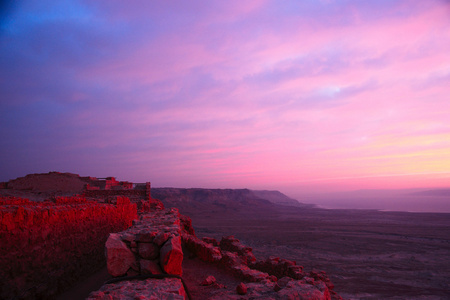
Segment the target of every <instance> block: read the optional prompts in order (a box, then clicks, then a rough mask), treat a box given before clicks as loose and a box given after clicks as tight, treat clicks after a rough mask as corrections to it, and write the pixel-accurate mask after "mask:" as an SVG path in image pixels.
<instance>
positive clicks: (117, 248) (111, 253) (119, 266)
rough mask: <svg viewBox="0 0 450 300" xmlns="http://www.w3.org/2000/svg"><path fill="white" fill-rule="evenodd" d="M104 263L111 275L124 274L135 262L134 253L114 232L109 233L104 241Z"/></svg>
mask: <svg viewBox="0 0 450 300" xmlns="http://www.w3.org/2000/svg"><path fill="white" fill-rule="evenodd" d="M106 264H107V268H108V272H109V274H111V276H113V277H118V276H123V275H125V274H126V273H127V271H128V269H130V268H131V267H134V265H135V264H136V259H135V257H134V254H133V253H132V252H131V250H130V249H129V248H128V247H127V245H126V244H125V243H124V242H122V240H121V239H120V236H119V235H118V234H116V233H111V234H110V235H109V237H108V240H107V241H106Z"/></svg>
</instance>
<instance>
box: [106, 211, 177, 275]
mask: <svg viewBox="0 0 450 300" xmlns="http://www.w3.org/2000/svg"><path fill="white" fill-rule="evenodd" d="M180 224H181V223H180V218H179V212H178V210H177V209H176V208H172V209H162V210H155V211H152V212H149V213H146V214H143V215H141V216H140V218H139V220H136V221H134V222H133V226H132V227H130V228H129V229H127V230H125V231H122V232H120V233H113V234H110V235H109V237H108V240H107V241H106V258H107V267H108V272H109V273H110V274H111V275H112V276H113V277H119V276H125V275H126V276H134V275H145V274H163V273H164V274H173V275H182V268H181V264H182V262H183V251H182V249H181V226H180Z"/></svg>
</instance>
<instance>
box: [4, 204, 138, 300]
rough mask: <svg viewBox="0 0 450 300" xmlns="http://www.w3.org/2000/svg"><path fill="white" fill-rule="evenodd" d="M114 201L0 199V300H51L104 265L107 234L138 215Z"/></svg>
mask: <svg viewBox="0 0 450 300" xmlns="http://www.w3.org/2000/svg"><path fill="white" fill-rule="evenodd" d="M116 202H117V204H116V205H112V204H106V203H97V202H94V201H87V200H86V198H84V197H58V198H56V199H55V201H45V202H31V201H28V199H21V198H14V197H7V198H0V241H1V245H0V278H1V284H0V299H11V298H14V297H15V298H16V299H49V298H50V299H51V298H52V297H54V296H55V295H56V294H57V293H59V292H61V291H62V290H64V289H65V288H67V287H68V286H70V285H71V284H73V283H74V282H75V281H77V280H78V279H79V278H81V276H85V275H87V274H90V273H92V272H94V271H96V270H97V269H98V268H100V267H101V266H102V265H104V264H105V257H104V245H105V242H106V238H107V237H108V234H109V233H111V232H117V231H121V230H124V229H126V228H128V227H129V226H130V225H131V224H132V221H133V220H134V219H136V218H137V208H136V204H132V203H130V200H129V199H128V198H125V197H118V198H117V201H116Z"/></svg>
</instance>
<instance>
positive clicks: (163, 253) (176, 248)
mask: <svg viewBox="0 0 450 300" xmlns="http://www.w3.org/2000/svg"><path fill="white" fill-rule="evenodd" d="M182 263H183V251H182V249H181V238H180V237H179V236H174V237H172V238H170V239H169V240H168V241H167V242H166V243H165V244H164V246H162V248H161V250H160V265H161V267H162V269H163V270H164V272H166V273H168V274H174V275H180V276H181V274H182V273H183V270H182V268H181V265H182Z"/></svg>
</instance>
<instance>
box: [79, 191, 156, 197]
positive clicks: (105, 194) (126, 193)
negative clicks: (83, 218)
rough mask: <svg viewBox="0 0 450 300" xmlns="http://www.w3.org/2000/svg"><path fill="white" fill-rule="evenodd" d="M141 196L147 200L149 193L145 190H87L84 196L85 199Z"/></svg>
mask: <svg viewBox="0 0 450 300" xmlns="http://www.w3.org/2000/svg"><path fill="white" fill-rule="evenodd" d="M117 195H120V196H130V197H131V196H139V197H143V198H145V197H146V196H147V192H146V191H145V190H85V191H84V192H83V196H85V197H93V198H97V197H110V196H117Z"/></svg>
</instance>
